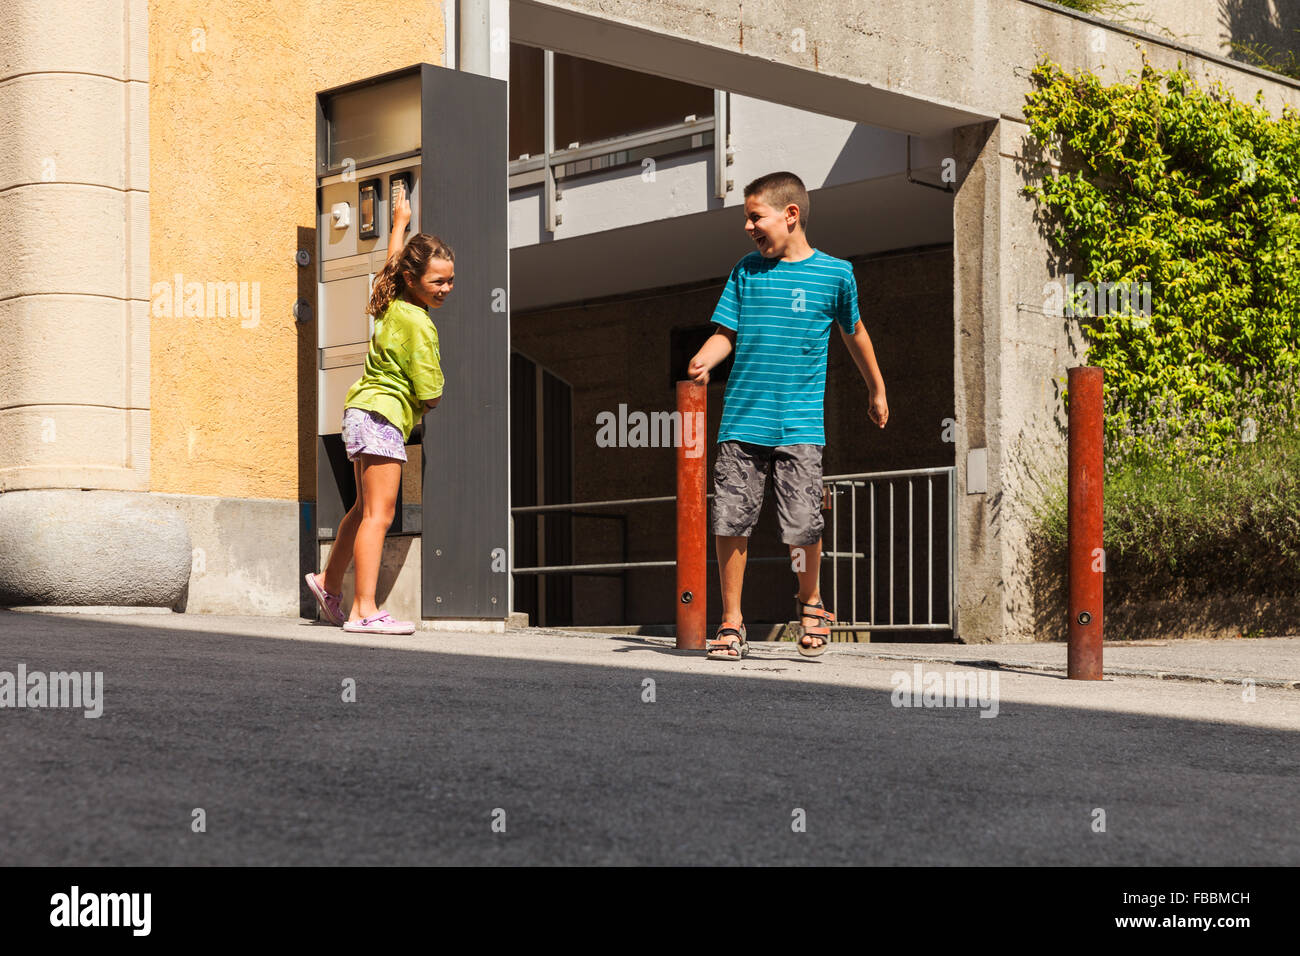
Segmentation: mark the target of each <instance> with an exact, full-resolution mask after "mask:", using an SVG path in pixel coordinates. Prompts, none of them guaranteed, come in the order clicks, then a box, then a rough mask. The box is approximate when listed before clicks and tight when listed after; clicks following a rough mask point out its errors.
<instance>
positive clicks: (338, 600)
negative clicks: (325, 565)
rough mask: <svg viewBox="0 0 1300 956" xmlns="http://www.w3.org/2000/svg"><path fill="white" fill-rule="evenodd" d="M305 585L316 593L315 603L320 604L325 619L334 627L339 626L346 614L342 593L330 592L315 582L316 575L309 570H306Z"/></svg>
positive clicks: (345, 619) (345, 618) (344, 619)
mask: <svg viewBox="0 0 1300 956" xmlns="http://www.w3.org/2000/svg"><path fill="white" fill-rule="evenodd" d="M307 587H308V588H310V589H311V593H312V594H314V595H316V603H317V604H319V605H320V610H321V614H323V615H324V616H325V620H327V621H329V622H330V623H331V624H333V625H334V626H335V627H341V626H342V625H343V623H344V622H345V621H347V616H346V615H345V614H344V613H343V601H342V598H343V595H341V594H330V593H329V591H326V590H325V589H324V588H323V587H321V586H320V585H319V584H317V583H316V575H315V573H313V572H311V571H308V572H307Z"/></svg>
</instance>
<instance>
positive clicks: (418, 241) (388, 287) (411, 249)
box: [366, 232, 456, 319]
mask: <svg viewBox="0 0 1300 956" xmlns="http://www.w3.org/2000/svg"><path fill="white" fill-rule="evenodd" d="M430 259H446V260H447V261H448V262H455V261H456V254H455V253H454V252H452V251H451V246H449V245H447V244H446V243H445V242H443V241H442V240H441V239H439V238H438V237H437V236H430V235H426V234H425V233H423V232H417V233H416V234H415V235H413V236H412V237H411V238H410V239H409V240H407V243H406V245H405V246H404V247H403V249H402V251H401V252H399V253H398V254H397V255H395V256H393V258H391V259H389V260H388V261H387V262H386V263H384V267H383V268H382V269H380V270H379V275H377V276H375V285H374V288H372V289H371V291H370V305H369V306H368V307H367V308H366V314H367V315H373V316H374V317H375V318H376V319H377V318H379V317H380V316H381V315H383V314H384V309H386V308H388V304H389V303H390V302H392V301H393V300H394V299H396V298H397V297H398V296H399V295H401V294H402V293H403V292H404V291H405V290H406V285H407V283H406V273H408V272H409V273H411V274H412V275H415V276H423V275H424V272H425V270H426V269H428V268H429V260H430Z"/></svg>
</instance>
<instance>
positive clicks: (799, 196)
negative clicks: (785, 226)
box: [745, 172, 812, 232]
mask: <svg viewBox="0 0 1300 956" xmlns="http://www.w3.org/2000/svg"><path fill="white" fill-rule="evenodd" d="M753 195H757V196H758V198H759V199H760V200H762V201H763V202H765V203H766V204H767V205H769V206H771V207H772V208H773V209H776V210H782V209H784V208H785V207H786V206H788V205H790V203H794V204H795V205H796V206H798V207H799V224H800V225H801V226H803V229H804V232H807V231H808V214H809V212H811V211H812V210H811V209H810V208H809V205H810V204H809V201H808V190H807V189H806V188H804V184H803V180H802V179H800V178H799V177H798V176H796V175H795V174H794V173H790V172H779V173H768V174H767V175H766V176H759V177H758V178H757V179H755V180H754V181H753V182H752V183H750V184H749V185H748V186H746V187H745V198H746V199H748V198H749V197H750V196H753Z"/></svg>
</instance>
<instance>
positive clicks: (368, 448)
mask: <svg viewBox="0 0 1300 956" xmlns="http://www.w3.org/2000/svg"><path fill="white" fill-rule="evenodd" d="M342 431H343V445H344V447H346V448H347V450H348V461H356V459H357V456H358V455H382V456H383V457H385V458H396V459H397V460H398V461H406V443H405V442H404V441H403V440H402V432H401V429H399V428H398V427H397V426H396V425H394V424H393V423H392V422H390V421H389V420H388V419H387V418H385V417H384V416H383V415H380V414H379V413H378V412H372V411H370V410H369V409H366V408H345V409H343V429H342Z"/></svg>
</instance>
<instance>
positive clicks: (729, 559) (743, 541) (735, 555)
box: [714, 534, 749, 657]
mask: <svg viewBox="0 0 1300 956" xmlns="http://www.w3.org/2000/svg"><path fill="white" fill-rule="evenodd" d="M714 537H715V538H716V539H717V549H718V576H719V578H720V579H721V584H722V619H723V620H724V621H729V622H731V623H732V624H743V623H744V622H745V618H744V616H743V615H742V614H741V613H740V592H741V590H742V588H743V586H744V583H745V561H746V559H747V558H748V556H749V539H748V538H746V537H744V536H743V535H737V536H732V535H725V534H719V535H715V536H714ZM730 653H731V656H732V657H736V656H738V655H737V654H736V651H735V648H732V649H731V652H730Z"/></svg>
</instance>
